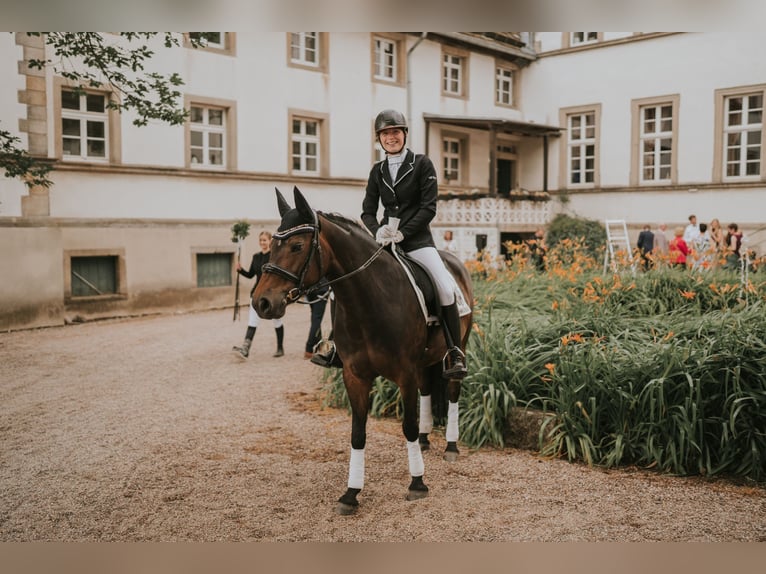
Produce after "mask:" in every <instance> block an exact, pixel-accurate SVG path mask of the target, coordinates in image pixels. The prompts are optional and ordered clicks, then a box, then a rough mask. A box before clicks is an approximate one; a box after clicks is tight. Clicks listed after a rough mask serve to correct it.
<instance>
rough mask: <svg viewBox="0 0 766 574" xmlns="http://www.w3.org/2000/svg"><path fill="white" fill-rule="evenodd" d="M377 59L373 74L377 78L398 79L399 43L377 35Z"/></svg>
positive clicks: (374, 41) (374, 40)
mask: <svg viewBox="0 0 766 574" xmlns="http://www.w3.org/2000/svg"><path fill="white" fill-rule="evenodd" d="M373 44H374V46H375V60H374V70H373V76H374V78H375V79H376V80H384V81H388V82H395V81H396V80H397V79H398V65H399V63H398V61H397V51H398V48H397V43H396V42H395V41H394V40H390V39H388V38H381V37H379V36H375V37H374V38H373Z"/></svg>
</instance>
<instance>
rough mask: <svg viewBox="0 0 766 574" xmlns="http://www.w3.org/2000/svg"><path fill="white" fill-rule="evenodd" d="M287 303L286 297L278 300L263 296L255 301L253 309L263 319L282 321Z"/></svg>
mask: <svg viewBox="0 0 766 574" xmlns="http://www.w3.org/2000/svg"><path fill="white" fill-rule="evenodd" d="M286 307H287V301H286V299H285V298H284V297H280V298H279V299H276V298H275V297H267V296H265V295H261V296H260V297H258V299H254V300H253V308H254V309H255V312H256V313H258V316H259V317H260V318H261V319H280V318H281V317H283V316H284V314H285V308H286Z"/></svg>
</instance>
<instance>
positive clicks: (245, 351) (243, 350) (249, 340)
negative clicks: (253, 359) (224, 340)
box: [231, 327, 255, 359]
mask: <svg viewBox="0 0 766 574" xmlns="http://www.w3.org/2000/svg"><path fill="white" fill-rule="evenodd" d="M253 337H255V327H248V328H247V332H246V333H245V342H244V343H242V346H241V347H236V346H234V347H232V348H231V350H232V351H236V352H237V353H239V354H240V355H242V357H243V358H245V359H247V357H248V355H249V354H250V345H252V344H253Z"/></svg>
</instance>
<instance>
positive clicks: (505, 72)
mask: <svg viewBox="0 0 766 574" xmlns="http://www.w3.org/2000/svg"><path fill="white" fill-rule="evenodd" d="M513 75H514V72H513V70H512V69H510V68H505V67H502V66H498V67H497V68H496V69H495V103H498V104H502V105H505V106H512V105H514V101H513V80H514V78H513Z"/></svg>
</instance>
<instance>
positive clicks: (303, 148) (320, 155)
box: [290, 112, 328, 176]
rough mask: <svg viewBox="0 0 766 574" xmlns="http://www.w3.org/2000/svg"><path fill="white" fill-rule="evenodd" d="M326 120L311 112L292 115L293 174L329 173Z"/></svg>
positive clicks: (291, 160)
mask: <svg viewBox="0 0 766 574" xmlns="http://www.w3.org/2000/svg"><path fill="white" fill-rule="evenodd" d="M325 120H326V117H325V116H323V115H321V114H314V113H310V112H296V113H291V114H290V171H291V173H293V174H296V175H312V176H319V175H322V174H323V173H327V171H328V168H327V166H326V165H325V162H326V158H327V157H328V154H327V149H326V145H327V141H328V134H327V130H326V129H325V126H326V125H327V124H326V121H325Z"/></svg>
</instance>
